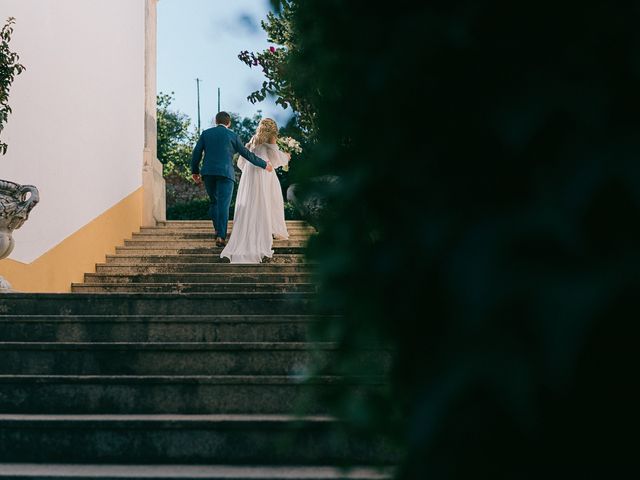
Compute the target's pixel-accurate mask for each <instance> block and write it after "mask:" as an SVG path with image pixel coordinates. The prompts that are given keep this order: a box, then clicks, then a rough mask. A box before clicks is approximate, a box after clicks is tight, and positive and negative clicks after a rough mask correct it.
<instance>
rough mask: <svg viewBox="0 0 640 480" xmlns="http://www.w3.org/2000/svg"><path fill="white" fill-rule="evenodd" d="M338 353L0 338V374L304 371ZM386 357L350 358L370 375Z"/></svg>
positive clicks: (301, 346)
mask: <svg viewBox="0 0 640 480" xmlns="http://www.w3.org/2000/svg"><path fill="white" fill-rule="evenodd" d="M336 354H337V352H336V348H335V347H334V346H333V345H332V344H318V343H314V344H309V343H295V342H277V343H267V342H259V343H240V342H230V343H222V342H216V343H204V342H199V343H164V342H154V343H130V342H126V343H125V342H122V343H112V342H109V343H98V342H92V343H61V342H56V343H49V342H0V375H302V374H305V373H306V372H307V370H308V366H309V365H310V364H311V362H313V365H314V366H315V367H316V368H318V369H320V370H322V369H323V368H325V367H326V366H327V365H328V364H329V362H330V360H331V359H332V358H333V357H335V355H336ZM389 362H390V355H389V354H388V352H385V351H381V350H374V349H372V350H362V351H360V352H359V353H358V355H357V356H356V357H355V358H354V359H353V361H352V363H353V368H354V369H355V368H358V367H360V366H366V368H369V374H370V375H376V374H380V373H383V372H384V371H385V369H386V368H388V364H389ZM362 368H364V367H362ZM360 371H361V370H360ZM332 373H340V372H332Z"/></svg>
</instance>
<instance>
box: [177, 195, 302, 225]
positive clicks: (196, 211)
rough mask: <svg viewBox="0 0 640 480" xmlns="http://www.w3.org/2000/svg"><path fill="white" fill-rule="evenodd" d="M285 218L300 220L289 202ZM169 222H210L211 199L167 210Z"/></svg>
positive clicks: (198, 200) (185, 203) (231, 210)
mask: <svg viewBox="0 0 640 480" xmlns="http://www.w3.org/2000/svg"><path fill="white" fill-rule="evenodd" d="M234 210H235V200H234V201H233V202H232V203H231V207H230V208H229V218H230V219H232V220H233V213H234ZM284 218H285V219H286V220H300V215H299V214H298V211H297V210H296V209H295V208H294V207H293V205H291V204H290V203H288V202H285V204H284ZM167 219H168V220H210V219H211V217H209V199H196V200H192V201H190V202H183V203H176V204H175V205H171V206H169V207H168V208H167Z"/></svg>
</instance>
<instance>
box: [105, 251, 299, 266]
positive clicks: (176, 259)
mask: <svg viewBox="0 0 640 480" xmlns="http://www.w3.org/2000/svg"><path fill="white" fill-rule="evenodd" d="M106 263H107V264H108V265H142V264H156V265H158V264H167V263H168V264H175V263H185V264H186V263H191V264H194V263H195V264H207V265H211V264H229V260H227V259H225V258H220V255H219V254H218V255H204V254H201V255H186V254H183V255H140V254H131V253H120V254H119V255H107V257H106ZM267 264H269V265H272V264H275V265H288V264H291V265H298V264H309V263H308V262H307V260H306V257H305V256H304V255H274V256H273V257H272V258H265V259H264V260H263V262H262V265H267ZM236 265H237V264H236ZM309 265H311V264H309Z"/></svg>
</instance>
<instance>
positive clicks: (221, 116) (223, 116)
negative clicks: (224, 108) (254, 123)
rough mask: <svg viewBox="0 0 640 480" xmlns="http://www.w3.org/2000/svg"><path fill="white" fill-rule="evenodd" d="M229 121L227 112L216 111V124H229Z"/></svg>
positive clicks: (229, 117) (229, 116)
mask: <svg viewBox="0 0 640 480" xmlns="http://www.w3.org/2000/svg"><path fill="white" fill-rule="evenodd" d="M230 123H231V115H229V114H228V113H227V112H218V113H217V115H216V125H229V124H230Z"/></svg>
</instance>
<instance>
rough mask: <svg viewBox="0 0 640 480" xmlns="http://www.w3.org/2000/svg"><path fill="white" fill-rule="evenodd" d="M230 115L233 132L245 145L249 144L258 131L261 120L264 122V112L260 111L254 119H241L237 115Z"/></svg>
mask: <svg viewBox="0 0 640 480" xmlns="http://www.w3.org/2000/svg"><path fill="white" fill-rule="evenodd" d="M230 115H231V130H233V131H234V132H236V133H237V134H238V136H239V137H240V139H241V140H242V143H243V144H246V143H249V140H251V137H253V135H254V134H255V133H256V130H257V129H258V124H259V123H260V120H262V111H261V110H258V113H256V114H255V115H254V116H253V117H241V116H240V115H238V114H237V113H230Z"/></svg>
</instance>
